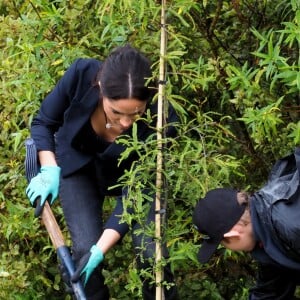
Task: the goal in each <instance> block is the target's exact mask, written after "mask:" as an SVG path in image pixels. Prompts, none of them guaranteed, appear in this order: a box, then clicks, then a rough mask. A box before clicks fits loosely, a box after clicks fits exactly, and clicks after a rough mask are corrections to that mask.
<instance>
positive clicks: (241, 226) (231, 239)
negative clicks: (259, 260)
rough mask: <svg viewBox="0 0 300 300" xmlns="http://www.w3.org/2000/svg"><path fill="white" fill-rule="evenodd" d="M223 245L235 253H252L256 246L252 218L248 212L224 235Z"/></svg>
mask: <svg viewBox="0 0 300 300" xmlns="http://www.w3.org/2000/svg"><path fill="white" fill-rule="evenodd" d="M221 244H222V245H223V246H224V247H225V248H227V249H230V250H233V251H247V252H249V251H252V250H253V249H254V247H255V245H256V241H255V237H254V234H253V227H252V223H251V217H250V213H249V211H248V210H246V211H245V213H244V214H243V216H242V217H241V219H240V220H239V221H238V222H237V223H236V224H235V225H234V226H233V227H232V228H231V230H230V231H229V232H228V233H226V234H225V235H224V239H223V240H222V242H221Z"/></svg>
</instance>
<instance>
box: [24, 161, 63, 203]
mask: <svg viewBox="0 0 300 300" xmlns="http://www.w3.org/2000/svg"><path fill="white" fill-rule="evenodd" d="M60 170H61V169H60V167H58V166H42V167H41V169H40V172H39V173H38V174H37V175H36V176H35V177H33V178H32V179H31V180H30V183H29V185H28V187H27V188H26V194H27V196H28V198H29V200H30V203H31V205H32V206H36V204H37V203H36V201H37V199H38V198H40V206H44V204H45V201H46V200H47V199H48V198H49V197H50V198H49V202H50V204H53V202H54V201H55V200H56V198H57V196H58V188H59V177H60Z"/></svg>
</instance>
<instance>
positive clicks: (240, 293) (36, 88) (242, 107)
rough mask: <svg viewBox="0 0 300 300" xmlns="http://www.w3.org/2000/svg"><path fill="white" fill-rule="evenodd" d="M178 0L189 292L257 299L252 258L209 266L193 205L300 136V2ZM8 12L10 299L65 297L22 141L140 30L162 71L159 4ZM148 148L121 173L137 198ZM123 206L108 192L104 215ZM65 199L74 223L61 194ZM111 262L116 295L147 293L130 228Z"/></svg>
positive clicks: (183, 288)
mask: <svg viewBox="0 0 300 300" xmlns="http://www.w3.org/2000/svg"><path fill="white" fill-rule="evenodd" d="M167 2H168V3H167V17H168V19H167V23H168V27H167V30H168V49H167V58H166V59H167V69H168V74H167V80H168V83H167V97H168V99H169V100H170V101H171V102H172V103H173V104H174V105H175V106H176V108H177V109H178V111H179V114H180V115H181V119H182V124H181V125H180V128H179V135H178V137H177V138H176V139H175V140H174V141H173V147H172V148H170V149H169V151H167V153H166V165H165V170H166V172H165V173H166V179H167V181H168V194H167V197H166V199H167V203H168V229H167V230H166V238H167V240H168V244H169V246H170V253H171V258H170V260H171V263H172V266H173V269H174V272H175V275H176V280H177V283H178V288H179V292H180V295H181V298H182V299H195V298H196V299H209V300H211V299H247V289H248V287H249V286H250V285H251V284H252V282H253V274H254V271H255V265H254V264H253V263H252V261H251V259H250V258H249V257H248V256H247V255H242V254H237V253H231V252H229V251H227V252H226V253H225V254H226V255H223V254H224V251H223V250H222V249H220V253H219V255H216V256H215V258H214V260H213V261H212V262H211V264H210V265H205V266H201V265H199V264H198V263H197V260H196V252H197V249H198V247H199V245H198V242H197V240H198V238H199V236H198V235H197V233H196V232H195V230H194V229H193V226H192V222H191V213H192V209H193V206H194V204H195V203H196V201H197V199H198V198H199V197H201V196H203V195H204V193H205V192H206V191H207V190H208V189H211V188H215V187H218V186H234V187H237V188H241V189H246V190H249V191H254V190H255V189H257V188H258V187H260V186H261V185H262V184H263V182H264V181H265V180H266V177H267V174H268V171H269V170H270V167H271V165H272V163H274V161H275V160H276V159H277V158H279V157H281V156H283V155H285V154H287V153H289V152H291V151H292V150H293V148H294V147H295V146H297V145H299V140H300V122H299V111H300V106H299V105H300V93H299V90H300V89H299V88H300V72H299V65H300V64H299V59H300V55H299V53H300V34H299V32H300V3H299V0H272V1H271V0H263V1H262V0H248V1H243V0H232V1H229V0H228V1H225V0H224V1H222V0H212V1H204V0H203V1H192V0H173V1H167ZM0 20H1V21H0V22H1V26H0V38H1V39H0V43H1V52H0V76H1V94H0V128H1V130H0V145H1V153H0V162H1V164H0V170H1V171H0V286H1V289H0V299H22V300H23V299H45V298H47V299H68V298H69V296H66V295H65V294H64V288H63V284H62V282H61V278H60V276H59V272H58V270H57V260H56V254H55V251H54V250H53V248H52V246H51V242H50V240H49V238H48V236H47V233H46V232H45V229H44V227H43V226H42V225H41V224H40V222H39V220H37V219H34V218H33V211H32V208H30V207H29V205H28V203H29V202H28V200H27V199H26V196H25V193H24V190H25V187H26V180H25V178H24V167H23V160H24V140H25V139H26V137H28V136H29V125H30V122H31V119H32V117H33V115H34V114H35V113H36V111H37V109H38V107H39V105H40V102H41V101H42V99H43V98H44V96H45V95H46V94H47V93H48V92H49V91H50V90H51V89H52V88H53V86H54V85H55V82H56V81H57V80H58V79H59V78H60V77H61V75H62V74H63V72H64V71H65V70H66V68H67V67H68V66H69V65H70V64H71V63H72V62H73V61H74V59H76V58H78V57H94V58H98V59H100V60H101V59H103V58H105V57H106V55H107V54H108V53H109V52H110V51H111V50H112V49H113V48H114V47H116V46H118V45H123V44H124V43H127V42H129V43H131V44H132V45H134V46H136V47H138V48H140V49H141V50H142V51H143V52H144V53H146V54H147V56H148V57H150V58H151V59H152V61H153V73H154V76H155V77H158V60H159V48H160V3H159V1H153V0H140V1H130V0H119V1H111V0H110V1H109V0H101V1H100V0H96V1H91V0H72V1H65V0H56V1H55V0H54V1H45V0H32V1H28V0H14V1H8V0H3V1H2V2H1V3H0ZM132 145H133V146H132V147H134V143H133V144H132ZM135 147H136V145H135ZM149 153H150V154H148V156H146V157H143V158H141V159H142V161H143V160H144V161H143V162H144V164H142V166H138V168H140V169H142V168H144V170H145V171H147V172H142V174H143V175H142V176H143V178H140V177H139V176H141V175H137V174H141V172H137V173H134V170H132V173H131V174H129V175H130V176H127V177H126V176H125V178H124V181H125V182H126V183H129V184H131V186H132V187H133V188H132V195H133V197H134V193H138V190H137V188H136V185H135V183H136V182H144V181H146V180H148V179H149V178H150V177H151V173H152V172H149V170H152V169H151V168H153V170H155V166H154V165H153V157H155V153H156V152H155V147H154V146H153V144H151V143H150V144H149ZM151 162H152V165H151ZM152 175H153V174H152ZM148 177H149V178H148ZM109 200H111V201H109ZM112 205H113V200H112V199H108V201H107V204H106V207H105V212H106V214H109V212H110V210H111V207H112ZM54 211H55V214H56V215H57V218H58V221H59V222H60V224H61V226H62V228H65V226H64V220H63V216H62V213H61V209H60V206H59V202H57V204H56V205H55V206H54ZM137 218H138V216H137ZM64 234H65V235H66V238H67V239H68V235H67V232H66V230H65V229H64ZM105 263H106V267H105V273H106V278H107V282H108V284H109V286H110V289H111V294H112V297H113V299H140V282H139V279H138V277H137V271H136V269H135V262H134V256H133V254H132V249H131V245H130V237H129V236H128V237H126V238H125V239H124V241H123V243H122V244H121V245H118V246H117V247H115V249H113V250H112V251H111V252H110V253H109V254H108V255H107V257H106V262H105Z"/></svg>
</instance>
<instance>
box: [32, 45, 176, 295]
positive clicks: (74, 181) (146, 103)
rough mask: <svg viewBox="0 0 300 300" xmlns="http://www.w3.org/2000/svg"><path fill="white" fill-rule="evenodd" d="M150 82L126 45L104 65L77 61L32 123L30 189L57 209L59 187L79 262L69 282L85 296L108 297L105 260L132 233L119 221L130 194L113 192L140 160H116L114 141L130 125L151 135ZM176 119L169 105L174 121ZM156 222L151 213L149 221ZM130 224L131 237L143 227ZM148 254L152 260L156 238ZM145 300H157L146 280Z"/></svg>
mask: <svg viewBox="0 0 300 300" xmlns="http://www.w3.org/2000/svg"><path fill="white" fill-rule="evenodd" d="M149 77H151V70H150V62H149V61H148V59H146V58H145V57H144V56H143V55H142V54H141V53H140V52H139V51H137V50H136V49H134V48H132V47H131V46H129V45H127V46H124V47H120V48H117V49H116V50H115V51H113V52H112V53H111V54H110V55H109V56H108V58H107V59H106V60H105V61H104V62H103V63H101V62H99V61H97V60H95V59H78V60H77V61H75V63H74V64H73V65H72V66H71V67H70V68H69V69H68V70H67V71H66V73H65V75H64V76H63V77H62V78H61V80H60V81H59V82H58V84H57V85H56V87H55V88H54V89H53V91H52V92H51V93H50V94H49V95H48V96H47V97H46V98H45V99H44V101H43V102H42V105H41V107H40V110H39V113H38V115H37V116H36V117H35V118H34V119H33V121H32V126H31V135H32V138H33V139H34V141H35V144H36V147H37V150H38V156H39V162H40V165H41V169H40V173H39V174H38V175H37V176H36V177H34V178H33V179H32V180H31V182H30V184H29V186H28V187H27V190H26V192H27V195H28V197H29V198H30V202H31V204H32V205H34V204H35V201H36V198H37V197H38V196H40V197H41V205H43V203H44V202H45V201H46V198H47V197H48V196H49V195H50V197H51V200H50V203H51V204H52V203H53V201H54V200H55V198H56V197H57V195H58V188H59V196H60V200H61V203H62V207H63V212H64V216H65V219H66V222H67V225H68V229H69V231H70V235H71V239H72V253H73V257H74V261H75V263H76V265H77V270H76V273H75V275H74V276H73V278H72V280H73V281H76V280H78V279H79V278H81V279H82V280H83V282H84V285H85V291H86V295H87V298H88V299H102V300H104V299H109V292H108V288H107V286H106V285H105V284H104V278H103V276H102V273H101V269H102V267H101V262H102V261H103V258H104V255H105V254H106V253H107V251H108V250H109V249H110V248H111V247H113V246H114V245H115V244H116V243H117V242H118V241H119V240H120V239H122V237H123V236H124V235H125V234H126V233H127V231H128V230H129V224H126V223H120V222H119V221H120V218H121V215H122V212H123V204H122V194H123V195H125V191H121V190H119V189H114V190H108V187H110V186H112V185H114V184H116V182H117V180H118V178H119V177H120V176H121V175H122V174H123V173H124V170H125V169H129V168H130V166H131V165H132V163H133V161H135V160H136V159H138V157H137V155H136V154H134V153H133V154H131V155H130V156H129V157H128V158H127V159H126V160H122V161H121V163H119V158H120V154H121V153H122V152H123V151H124V149H125V148H124V146H122V145H121V144H119V143H115V140H116V138H117V137H118V136H119V135H121V134H125V133H126V134H127V135H130V134H131V127H132V124H133V122H136V124H137V134H138V138H139V139H140V140H145V139H146V138H147V137H148V136H149V135H150V134H153V129H151V128H153V127H154V128H155V123H156V121H155V119H154V118H153V122H152V124H150V125H151V126H149V124H146V122H145V121H143V119H141V118H140V117H141V116H143V114H144V113H145V111H146V109H148V108H149V109H150V111H151V113H152V115H153V116H154V115H155V113H156V107H155V105H150V101H151V98H152V96H153V92H152V89H151V88H150V87H148V86H147V85H146V82H147V80H148V78H149ZM176 120H177V117H176V114H175V113H174V111H173V109H172V108H170V111H169V122H174V121H176ZM173 131H174V130H173V129H172V127H170V129H169V130H168V135H173V134H174V132H173ZM124 190H125V189H124ZM111 194H113V195H116V196H118V197H117V205H116V207H115V209H114V211H113V212H112V214H111V216H110V218H109V219H108V220H107V222H106V224H105V226H104V225H103V220H102V206H103V201H104V197H105V196H106V195H111ZM125 196H126V195H125ZM153 220H154V209H152V210H151V211H150V216H148V218H147V221H146V222H151V221H153ZM132 226H133V227H132V228H133V233H134V229H135V226H136V227H138V224H132ZM143 242H144V240H142V239H141V237H140V235H139V236H137V235H134V234H133V243H134V247H135V249H136V251H137V252H138V249H141V245H140V243H143ZM143 254H144V255H146V256H150V257H151V256H152V257H153V255H154V245H153V242H152V241H151V243H150V245H149V247H148V249H147V251H145V252H144V253H143ZM139 257H140V256H139ZM145 258H146V257H143V258H142V259H140V260H139V261H138V264H139V267H140V268H141V267H147V265H145V262H146V261H147V259H145ZM142 262H143V263H142ZM164 273H165V280H166V281H168V282H172V281H173V277H172V274H171V273H170V270H169V268H168V267H166V268H165V272H164ZM165 293H166V299H175V297H176V289H175V288H174V287H173V288H171V289H169V290H166V292H165ZM143 296H144V299H155V287H153V286H151V285H150V284H149V282H147V281H143Z"/></svg>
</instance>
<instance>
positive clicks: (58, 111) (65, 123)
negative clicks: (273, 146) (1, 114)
mask: <svg viewBox="0 0 300 300" xmlns="http://www.w3.org/2000/svg"><path fill="white" fill-rule="evenodd" d="M100 66H101V62H99V61H97V60H95V59H78V60H76V61H75V62H74V63H73V64H72V65H71V66H70V68H69V69H68V70H67V71H66V72H65V74H64V76H63V77H62V78H61V79H60V81H59V82H58V83H57V85H56V86H55V88H54V89H53V90H52V92H51V93H50V94H49V95H48V96H47V97H46V98H45V99H44V101H43V102H42V105H41V107H40V110H39V113H38V114H37V116H36V117H35V118H34V119H33V121H32V125H31V136H32V138H33V139H34V141H35V144H36V147H37V150H38V151H40V150H50V151H53V152H55V153H56V155H57V158H58V162H59V165H60V167H61V169H62V176H64V177H66V176H68V175H70V174H72V173H73V172H75V171H77V170H79V169H80V168H82V167H83V166H85V165H87V164H88V163H89V162H91V161H92V160H93V159H95V158H97V160H98V162H99V163H98V165H99V172H100V173H103V174H105V178H106V180H107V182H108V183H107V184H109V185H111V184H114V183H115V181H116V180H117V179H118V177H119V176H120V175H121V174H122V173H123V171H124V169H127V168H128V167H129V166H130V165H131V164H132V162H133V161H134V160H136V159H137V156H136V155H134V154H132V155H131V156H129V157H128V158H127V159H126V160H125V161H123V162H122V164H121V165H120V166H118V165H117V164H118V158H119V157H120V154H121V153H122V152H123V151H124V149H125V148H124V145H121V144H117V143H115V142H114V143H112V144H111V145H110V146H109V147H108V148H106V150H105V151H104V152H103V153H94V154H91V153H87V152H85V151H84V147H85V145H83V144H78V143H76V142H75V141H76V135H77V134H78V132H79V131H80V129H81V128H82V127H83V126H84V125H85V124H86V122H88V120H89V118H90V116H91V114H92V113H93V111H94V110H95V108H96V107H97V105H98V102H99V95H100V91H99V87H98V84H96V75H97V73H98V71H99V69H100ZM156 106H157V105H156V104H154V105H152V106H150V107H149V109H150V111H151V115H152V116H153V119H152V124H151V126H149V124H146V122H144V121H143V120H138V121H137V122H136V123H137V129H138V138H139V140H145V139H146V138H147V137H148V136H149V135H151V134H153V133H154V130H153V127H154V128H155V126H156V117H155V115H156V112H157V107H156ZM177 120H178V119H177V115H176V113H175V111H174V110H173V108H172V107H171V106H169V116H168V123H170V122H176V121H177ZM124 134H129V135H130V134H131V128H130V129H129V130H128V131H127V132H126V133H124ZM167 134H168V136H171V135H172V136H174V135H175V130H174V128H173V127H169V129H168V133H167ZM54 136H55V138H54Z"/></svg>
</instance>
